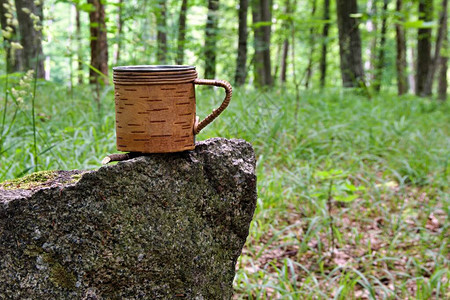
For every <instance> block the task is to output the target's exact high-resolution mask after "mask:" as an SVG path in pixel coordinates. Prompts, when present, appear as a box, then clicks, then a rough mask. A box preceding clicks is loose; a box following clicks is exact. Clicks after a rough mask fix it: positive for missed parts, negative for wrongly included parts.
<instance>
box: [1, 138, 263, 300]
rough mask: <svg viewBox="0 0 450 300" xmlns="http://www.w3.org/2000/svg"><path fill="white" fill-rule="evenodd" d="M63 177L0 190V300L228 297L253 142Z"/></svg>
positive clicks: (250, 192) (251, 191)
mask: <svg viewBox="0 0 450 300" xmlns="http://www.w3.org/2000/svg"><path fill="white" fill-rule="evenodd" d="M59 172H61V171H58V172H56V173H55V174H56V177H54V178H53V179H50V180H48V179H47V180H44V183H42V184H41V185H36V186H33V187H32V188H31V189H29V190H24V189H22V188H19V189H15V190H5V189H4V188H0V257H1V259H0V291H3V293H0V299H3V298H4V299H27V298H31V299H83V298H90V299H94V298H96V299H136V298H140V299H172V298H178V297H184V298H185V299H230V298H231V296H232V281H233V278H234V275H235V265H236V261H237V258H238V257H239V255H240V253H241V250H242V247H243V245H244V243H245V240H246V237H247V235H248V230H249V225H250V222H251V219H252V216H253V212H254V209H255V205H256V176H255V156H254V152H253V149H252V147H251V145H250V144H248V143H247V142H245V141H242V140H226V139H218V138H217V139H210V140H207V141H204V142H199V143H198V144H197V145H196V149H195V150H193V151H186V152H181V153H172V154H154V155H147V156H141V157H137V158H134V159H131V160H128V161H123V162H119V163H118V164H116V165H111V166H104V167H101V168H100V169H99V170H97V171H91V172H86V173H85V174H83V175H82V176H81V179H80V180H79V181H78V182H76V183H74V182H71V181H70V180H68V181H58V180H56V179H57V178H58V176H59V175H58V174H60V173H59ZM63 172H65V171H63ZM73 172H75V174H79V173H80V172H81V171H73ZM66 175H67V174H66ZM72 175H73V174H72ZM72 175H70V176H68V177H67V176H66V178H70V177H71V176H72ZM55 180H56V181H55ZM19 186H20V185H19ZM16 187H17V186H16ZM20 187H22V186H20ZM2 297H3V298H2Z"/></svg>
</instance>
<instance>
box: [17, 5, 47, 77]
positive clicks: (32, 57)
mask: <svg viewBox="0 0 450 300" xmlns="http://www.w3.org/2000/svg"><path fill="white" fill-rule="evenodd" d="M15 2H16V11H17V19H18V21H19V32H20V43H21V45H22V46H23V50H22V60H23V67H24V70H31V69H32V70H35V69H37V74H36V75H37V77H38V78H44V77H45V72H44V54H43V52H42V18H43V12H42V3H41V4H39V5H36V4H35V1H33V0H15ZM31 14H33V15H35V16H37V17H38V18H37V19H36V20H33V19H32V18H31V17H30V15H31ZM39 27H40V28H39ZM37 29H39V30H37Z"/></svg>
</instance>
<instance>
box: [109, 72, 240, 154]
mask: <svg viewBox="0 0 450 300" xmlns="http://www.w3.org/2000/svg"><path fill="white" fill-rule="evenodd" d="M113 71H114V92H115V104H116V136H117V150H119V151H124V152H141V153H167V152H180V151H185V150H193V149H194V148H195V135H196V134H198V133H199V132H200V131H201V130H202V129H203V128H205V127H206V126H207V125H208V124H209V123H211V122H212V121H213V120H214V119H215V118H217V117H218V116H219V115H220V114H221V113H222V112H223V111H224V110H225V108H226V107H227V106H228V104H229V102H230V100H231V94H232V88H231V85H230V84H229V83H228V82H226V81H224V80H207V79H197V72H196V70H195V67H194V66H147V65H145V66H121V67H115V68H113ZM196 84H198V85H212V86H218V87H222V88H224V89H225V99H224V100H223V102H222V104H221V105H220V107H219V108H217V109H214V110H213V111H212V113H211V114H210V115H208V116H207V117H206V118H205V119H204V120H202V121H199V119H198V117H197V116H196V97H195V85H196Z"/></svg>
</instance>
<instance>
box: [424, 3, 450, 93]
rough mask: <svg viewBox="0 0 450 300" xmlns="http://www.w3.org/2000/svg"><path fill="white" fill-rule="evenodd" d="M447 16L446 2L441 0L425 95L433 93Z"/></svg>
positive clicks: (445, 33)
mask: <svg viewBox="0 0 450 300" xmlns="http://www.w3.org/2000/svg"><path fill="white" fill-rule="evenodd" d="M447 14H448V0H442V12H441V16H440V17H439V28H438V33H437V38H436V46H435V47H434V55H433V57H432V58H431V64H430V66H429V68H428V74H427V78H426V81H425V87H424V93H425V94H426V95H431V94H432V93H433V82H434V75H435V73H436V70H437V68H438V63H439V62H440V57H441V48H442V43H443V40H444V35H447V34H448V33H447V31H446V30H447V26H446V25H445V23H446V21H447Z"/></svg>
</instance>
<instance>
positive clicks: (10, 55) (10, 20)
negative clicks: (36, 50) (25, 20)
mask: <svg viewBox="0 0 450 300" xmlns="http://www.w3.org/2000/svg"><path fill="white" fill-rule="evenodd" d="M0 23H1V27H2V31H3V32H4V34H3V42H4V47H5V52H6V64H7V66H6V69H7V71H8V73H10V72H19V71H22V70H23V66H22V65H23V63H22V49H15V48H13V47H12V46H11V43H19V40H18V37H17V28H16V26H15V25H14V23H15V22H14V15H13V7H12V6H11V4H10V3H9V1H7V0H0Z"/></svg>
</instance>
